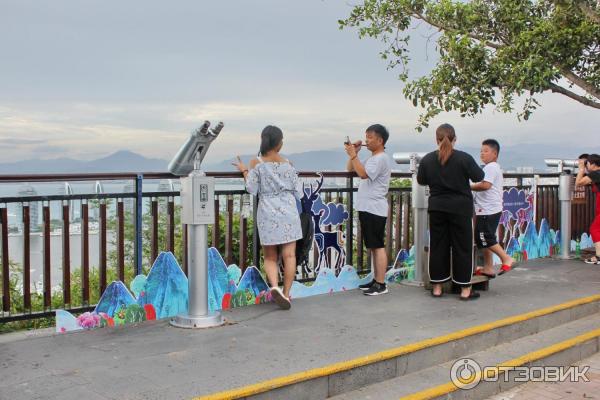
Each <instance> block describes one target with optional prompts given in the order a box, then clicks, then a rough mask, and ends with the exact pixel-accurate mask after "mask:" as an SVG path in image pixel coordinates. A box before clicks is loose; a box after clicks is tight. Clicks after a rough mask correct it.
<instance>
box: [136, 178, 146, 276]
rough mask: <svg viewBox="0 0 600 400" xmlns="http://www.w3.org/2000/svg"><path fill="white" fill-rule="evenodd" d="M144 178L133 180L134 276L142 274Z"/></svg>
mask: <svg viewBox="0 0 600 400" xmlns="http://www.w3.org/2000/svg"><path fill="white" fill-rule="evenodd" d="M143 180H144V176H143V175H142V174H139V175H138V176H137V177H136V178H135V274H136V275H141V274H142V255H143V251H142V206H143V204H142V201H143V200H142V190H143Z"/></svg>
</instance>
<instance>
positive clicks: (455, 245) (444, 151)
mask: <svg viewBox="0 0 600 400" xmlns="http://www.w3.org/2000/svg"><path fill="white" fill-rule="evenodd" d="M435 136H436V141H437V144H438V150H436V151H433V152H431V153H428V154H426V155H425V156H424V157H423V159H422V160H421V163H420V165H419V170H418V172H417V181H418V182H419V184H421V185H429V191H430V196H429V232H430V233H429V235H430V239H429V241H430V245H429V279H430V282H431V284H432V289H431V294H432V295H433V296H434V297H441V296H442V284H443V283H445V282H448V281H449V280H450V279H452V281H453V282H454V283H456V284H457V285H459V286H460V287H461V293H460V299H461V300H472V299H476V298H478V297H479V293H477V292H475V291H474V290H472V286H471V278H472V277H473V194H472V193H471V186H470V183H469V179H470V180H471V181H473V182H480V181H481V180H482V179H483V178H484V172H483V170H482V169H481V168H479V166H478V165H477V163H476V162H475V160H474V159H473V157H471V156H470V155H469V154H467V153H465V152H462V151H459V150H456V149H454V145H455V143H456V133H455V131H454V128H453V127H452V125H450V124H443V125H440V126H439V127H438V128H437V129H436V131H435ZM450 261H452V264H451V263H450ZM450 265H452V268H451V267H450Z"/></svg>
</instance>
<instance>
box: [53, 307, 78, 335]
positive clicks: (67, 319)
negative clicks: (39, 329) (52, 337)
mask: <svg viewBox="0 0 600 400" xmlns="http://www.w3.org/2000/svg"><path fill="white" fill-rule="evenodd" d="M82 329H83V328H82V327H81V326H79V324H78V323H77V318H75V316H74V315H73V314H71V313H70V312H68V311H65V310H56V333H65V332H70V331H80V330H82Z"/></svg>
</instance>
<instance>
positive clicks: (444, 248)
mask: <svg viewBox="0 0 600 400" xmlns="http://www.w3.org/2000/svg"><path fill="white" fill-rule="evenodd" d="M429 235H430V236H429V279H430V281H431V282H432V283H443V282H447V281H449V280H450V279H452V281H453V282H454V283H456V284H458V285H461V286H468V285H470V282H471V278H472V276H473V219H472V217H467V216H464V215H458V214H450V213H446V212H440V211H429Z"/></svg>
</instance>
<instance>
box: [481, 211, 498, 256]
mask: <svg viewBox="0 0 600 400" xmlns="http://www.w3.org/2000/svg"><path fill="white" fill-rule="evenodd" d="M501 215H502V213H497V214H491V215H477V217H476V219H475V243H477V248H479V249H487V248H488V247H492V246H493V245H495V244H498V240H497V239H496V230H497V229H498V223H499V222H500V216H501Z"/></svg>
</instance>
